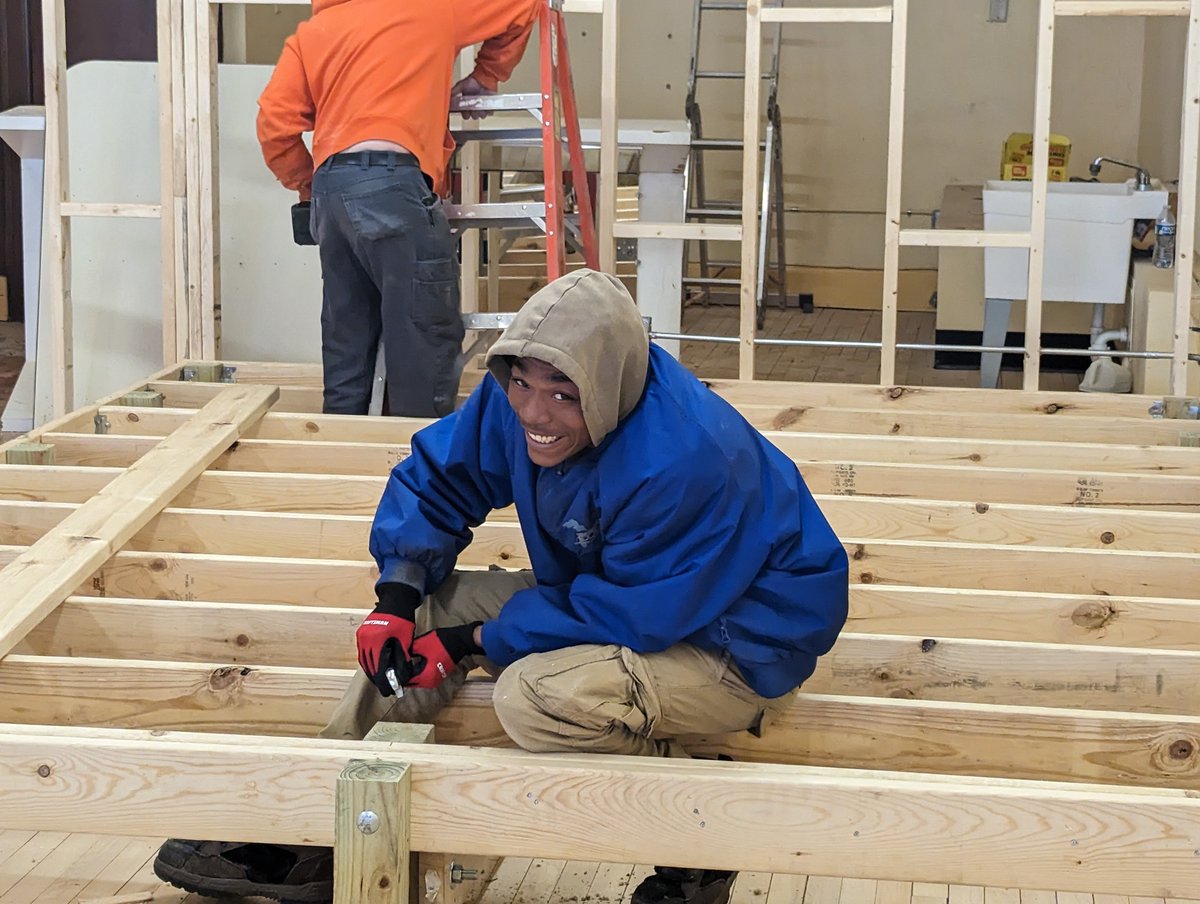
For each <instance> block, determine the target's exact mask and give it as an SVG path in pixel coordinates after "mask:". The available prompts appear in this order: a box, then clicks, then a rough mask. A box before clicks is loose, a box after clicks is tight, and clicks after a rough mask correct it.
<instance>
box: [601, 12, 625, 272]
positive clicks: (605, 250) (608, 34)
mask: <svg viewBox="0 0 1200 904" xmlns="http://www.w3.org/2000/svg"><path fill="white" fill-rule="evenodd" d="M617 13H618V8H617V0H604V5H603V7H602V8H601V14H600V15H601V18H600V35H601V37H600V180H599V185H598V193H599V195H600V199H599V200H600V203H599V214H600V217H599V223H598V224H597V236H596V238H597V241H598V242H599V245H600V269H601V270H603V271H604V272H605V273H612V274H616V272H617V239H616V236H614V235H613V223H615V222H616V219H617V125H618V119H617V35H618V33H619V31H620V20H619V19H618V17H617Z"/></svg>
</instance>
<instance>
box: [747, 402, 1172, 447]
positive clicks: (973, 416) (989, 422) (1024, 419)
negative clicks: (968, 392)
mask: <svg viewBox="0 0 1200 904" xmlns="http://www.w3.org/2000/svg"><path fill="white" fill-rule="evenodd" d="M738 412H739V413H740V414H741V415H742V416H743V417H744V418H745V419H746V420H747V421H749V422H750V423H751V424H753V425H754V426H755V427H757V428H758V429H759V430H763V431H786V432H791V433H845V434H859V433H862V434H877V435H886V436H895V435H897V434H902V435H906V436H922V437H924V436H943V437H971V438H972V439H996V440H1011V439H1012V437H1014V436H1019V437H1021V439H1022V440H1023V441H1025V442H1030V443H1033V442H1067V443H1100V444H1103V443H1114V444H1119V445H1125V444H1129V443H1130V442H1131V438H1133V437H1136V438H1137V439H1136V442H1138V443H1141V444H1146V445H1168V446H1177V445H1179V435H1180V434H1181V433H1183V432H1184V431H1185V430H1187V429H1188V427H1187V422H1185V421H1171V420H1151V419H1149V418H1147V419H1145V420H1138V419H1134V418H1116V417H1108V418H1105V417H1089V416H1084V415H1078V416H1076V417H1070V418H1060V419H1058V420H1051V419H1049V418H1047V417H1045V416H1044V415H1034V414H992V413H961V412H956V411H950V412H932V411H912V412H904V413H900V412H880V411H873V410H870V409H865V408H864V409H855V408H805V407H799V406H792V407H788V408H776V407H775V406H772V405H749V404H743V405H739V406H738ZM1193 426H1194V425H1193Z"/></svg>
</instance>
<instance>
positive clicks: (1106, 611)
mask: <svg viewBox="0 0 1200 904" xmlns="http://www.w3.org/2000/svg"><path fill="white" fill-rule="evenodd" d="M1116 617H1117V610H1116V609H1114V608H1113V607H1112V606H1110V605H1108V604H1107V603H1082V604H1081V605H1079V606H1078V607H1077V608H1076V609H1075V611H1074V612H1072V613H1071V621H1072V623H1074V624H1075V625H1076V626H1078V627H1080V628H1084V629H1086V630H1088V631H1099V630H1100V629H1101V628H1105V627H1107V626H1108V624H1109V623H1110V622H1111V621H1112V620H1113V619H1115V618H1116Z"/></svg>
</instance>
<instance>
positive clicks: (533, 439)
mask: <svg viewBox="0 0 1200 904" xmlns="http://www.w3.org/2000/svg"><path fill="white" fill-rule="evenodd" d="M508 403H509V404H510V405H512V408H513V411H514V412H515V413H516V415H517V420H518V421H520V423H521V427H522V428H523V429H524V431H525V447H526V449H527V450H528V451H529V458H530V460H531V461H532V462H533V463H534V464H535V465H539V466H541V467H543V468H553V467H554V466H555V465H559V464H562V463H563V462H564V461H566V460H567V459H568V458H570V457H571V456H572V455H574V454H576V453H577V452H581V451H582V450H584V449H586V448H587V447H588V446H590V445H591V444H592V439H591V436H590V435H589V434H588V429H587V424H586V423H585V422H584V420H583V408H582V406H581V405H580V402H579V388H578V387H577V386H576V385H575V384H574V383H572V382H571V381H570V379H568V378H567V375H566V374H564V373H563V372H562V371H560V370H558V369H557V368H555V367H552V366H551V365H549V364H547V363H546V362H545V361H542V360H540V359H538V358H517V359H515V360H514V361H513V363H512V376H511V378H510V379H509V381H508Z"/></svg>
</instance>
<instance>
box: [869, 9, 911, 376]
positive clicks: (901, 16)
mask: <svg viewBox="0 0 1200 904" xmlns="http://www.w3.org/2000/svg"><path fill="white" fill-rule="evenodd" d="M856 12H865V11H856ZM887 12H888V14H889V15H888V20H889V21H891V23H892V34H891V39H892V40H891V58H890V61H889V78H888V83H889V87H888V137H887V142H888V143H887V149H888V150H887V155H888V156H887V185H886V187H885V190H884V196H885V200H884V205H883V206H884V217H883V297H882V299H881V301H880V304H881V311H882V324H881V327H882V328H881V335H880V355H879V382H880V383H882V384H884V385H887V384H890V383H894V382H895V380H896V314H897V308H898V300H899V285H900V188H901V182H902V181H903V180H902V174H903V171H904V167H903V161H904V98H905V93H906V88H907V85H908V0H892V4H891V8H890V9H888V10H887Z"/></svg>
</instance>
